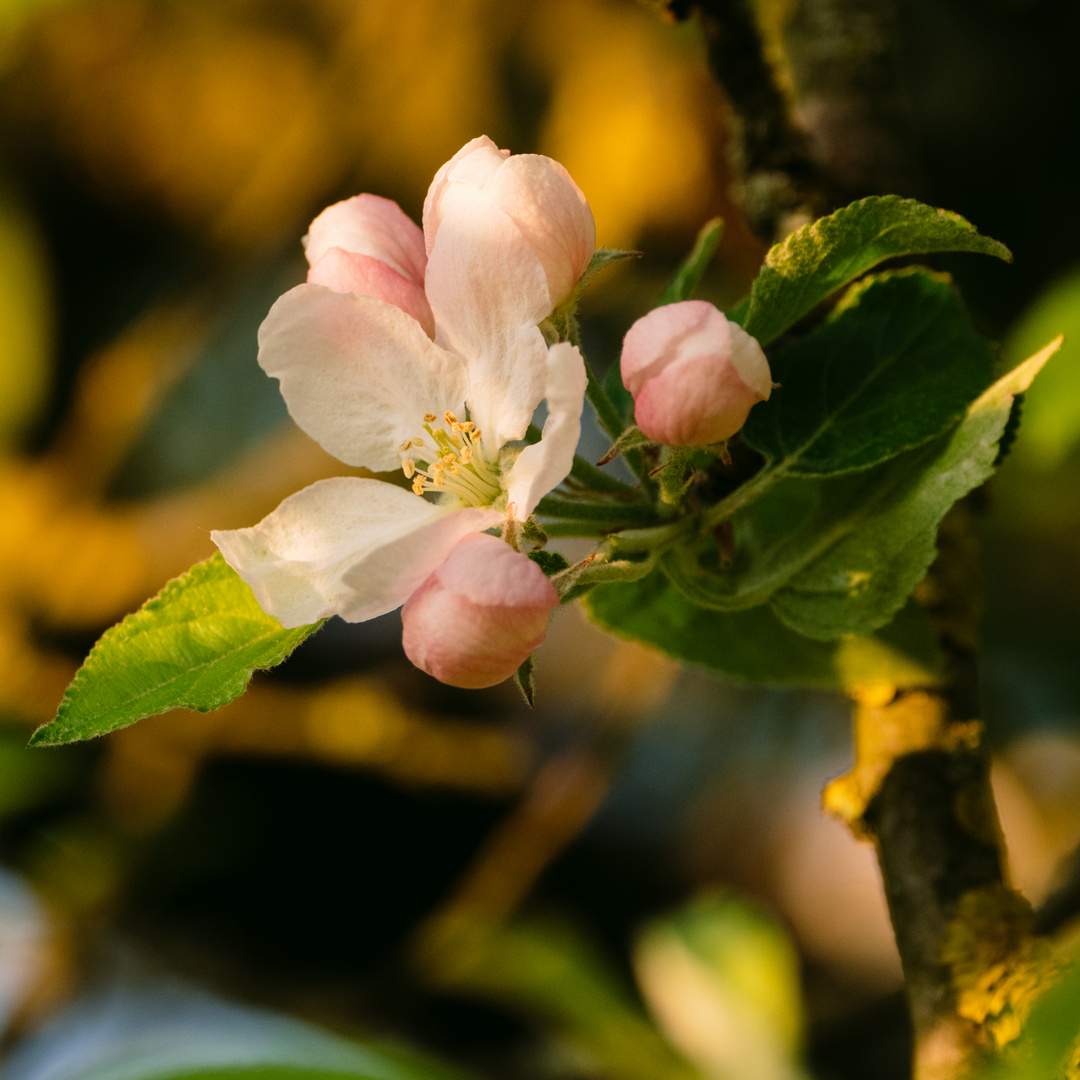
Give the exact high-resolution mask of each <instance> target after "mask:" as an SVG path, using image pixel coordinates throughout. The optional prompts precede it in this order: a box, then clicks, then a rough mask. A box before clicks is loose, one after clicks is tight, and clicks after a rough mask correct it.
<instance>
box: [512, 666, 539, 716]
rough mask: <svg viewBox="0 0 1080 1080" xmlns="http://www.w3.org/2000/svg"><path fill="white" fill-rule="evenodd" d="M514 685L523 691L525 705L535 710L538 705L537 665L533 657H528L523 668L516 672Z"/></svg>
mask: <svg viewBox="0 0 1080 1080" xmlns="http://www.w3.org/2000/svg"><path fill="white" fill-rule="evenodd" d="M514 685H515V686H516V687H517V688H518V689H519V690H520V691H521V696H522V697H523V698H524V699H525V704H526V705H528V706H529V708H530V709H532V708H534V707H535V705H536V676H535V665H534V664H533V658H532V657H531V656H529V657H526V659H525V660H524V661H523V663H522V664H521V667H519V668H518V669H517V671H515V672H514Z"/></svg>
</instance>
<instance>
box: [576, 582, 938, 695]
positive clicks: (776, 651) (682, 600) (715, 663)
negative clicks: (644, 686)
mask: <svg viewBox="0 0 1080 1080" xmlns="http://www.w3.org/2000/svg"><path fill="white" fill-rule="evenodd" d="M583 603H584V605H585V609H586V611H587V612H588V613H589V616H590V617H591V618H592V619H593V621H594V622H596V623H598V624H599V625H600V626H602V627H604V628H605V629H607V630H611V631H613V632H614V633H616V634H619V635H620V636H622V637H626V638H635V639H637V640H639V641H644V642H646V643H647V644H649V645H654V646H655V647H656V648H658V649H659V650H660V651H661V652H663V653H666V654H667V655H668V656H672V657H674V658H675V659H677V660H686V661H688V662H689V663H692V664H701V665H703V666H705V667H708V668H711V669H712V670H714V671H717V672H719V673H720V674H722V675H728V676H731V677H733V678H736V679H739V680H742V681H745V682H753V683H765V684H770V685H777V686H783V685H788V686H807V687H822V688H827V689H836V688H839V689H843V688H845V687H848V686H852V685H856V684H859V683H866V682H891V683H893V684H894V685H895V686H900V687H903V686H927V685H932V684H934V683H936V682H937V681H938V680H939V677H940V658H939V656H938V654H937V651H936V646H935V644H934V638H933V633H932V631H931V628H930V625H929V622H928V620H927V619H926V617H925V616H924V615H923V613H922V612H921V611H920V610H919V609H918V608H917V607H915V606H913V605H910V604H909V605H908V606H907V607H906V608H905V609H904V610H903V611H902V612H901V613H900V614H899V615H898V616H897V617H896V618H895V619H894V620H893V622H892V623H891V624H890V625H889V626H888V627H886V628H884V629H883V630H881V631H879V632H878V633H877V634H875V635H874V636H873V637H865V638H857V637H849V638H845V639H843V640H841V641H837V642H828V643H826V642H821V641H812V640H811V639H810V638H807V637H803V636H802V635H801V634H797V633H796V632H795V631H794V630H791V629H790V628H789V627H787V626H785V625H784V624H783V623H782V622H781V621H780V620H779V619H778V618H777V616H776V615H775V614H774V612H773V611H772V609H771V608H769V607H768V606H766V605H761V606H759V607H755V608H751V609H750V610H748V611H732V612H720V611H709V610H707V609H705V608H702V607H699V606H698V605H696V604H694V603H692V602H691V601H690V600H688V599H687V598H686V596H684V595H683V593H681V592H680V591H679V590H678V589H677V588H676V587H675V586H674V585H673V584H671V582H670V581H668V579H667V578H666V577H665V575H664V574H662V573H659V572H656V571H654V572H653V573H652V574H650V575H649V576H648V577H647V578H644V579H643V580H641V581H634V582H627V583H620V584H617V585H601V586H598V587H597V588H595V589H593V591H592V592H590V593H589V594H588V595H587V596H586V597H585V598H584V601H583Z"/></svg>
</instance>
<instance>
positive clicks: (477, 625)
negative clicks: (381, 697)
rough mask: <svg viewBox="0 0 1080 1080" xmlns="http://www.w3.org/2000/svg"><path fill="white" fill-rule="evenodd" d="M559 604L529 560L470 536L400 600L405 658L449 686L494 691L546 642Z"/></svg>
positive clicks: (480, 535) (479, 536) (486, 539)
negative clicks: (402, 604) (554, 611)
mask: <svg viewBox="0 0 1080 1080" xmlns="http://www.w3.org/2000/svg"><path fill="white" fill-rule="evenodd" d="M558 604H559V594H558V593H557V592H556V591H555V586H554V585H552V584H551V582H550V581H549V580H548V579H547V577H546V576H545V575H544V572H543V570H541V569H540V567H539V566H537V565H536V563H534V562H533V561H532V560H531V559H530V558H529V557H528V556H527V555H522V554H521V553H520V552H517V551H514V550H513V548H511V547H510V545H509V544H504V543H503V542H502V541H501V540H499V539H497V538H496V537H494V536H488V535H487V534H485V533H477V534H474V535H472V536H467V537H465V539H464V540H461V541H459V542H458V543H457V545H456V546H455V547H454V549H453V550H452V551H451V552H450V554H449V556H448V557H447V558H446V560H445V561H444V562H443V563H442V564H441V565H440V566H439V567H438V568H437V569H436V570H435V572H434V573H433V574H431V575H430V576H429V577H428V579H427V580H426V581H425V582H424V583H423V584H422V585H421V586H420V588H418V589H417V590H416V592H414V593H413V594H412V596H410V597H409V599H408V600H406V601H405V606H404V607H403V608H402V609H401V621H402V624H403V627H404V634H403V636H402V641H403V644H404V646H405V655H406V656H408V658H409V659H410V660H411V661H412V662H413V663H414V664H415V665H416V666H417V667H418V668H422V669H423V670H424V671H426V672H427V673H428V674H429V675H434V676H435V678H436V679H438V680H439V681H440V682H444V683H449V684H450V685H451V686H460V687H463V688H465V689H467V690H478V689H480V688H481V687H484V686H494V685H495V684H496V683H500V682H502V681H503V680H504V679H508V678H509V677H510V676H511V675H513V674H514V672H515V671H517V669H518V668H519V667H520V666H521V665H522V664H523V663H524V661H525V660H526V659H527V658H528V657H529V656H530V655H531V653H532V651H533V650H534V649H535V648H537V646H539V645H540V644H541V643H542V642H543V640H544V636H545V634H546V633H547V624H548V619H549V617H550V615H551V611H552V609H553V608H555V607H558Z"/></svg>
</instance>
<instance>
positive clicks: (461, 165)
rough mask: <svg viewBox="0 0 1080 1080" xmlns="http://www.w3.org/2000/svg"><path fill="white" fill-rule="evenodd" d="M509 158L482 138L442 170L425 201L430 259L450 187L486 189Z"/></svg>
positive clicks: (425, 221) (507, 154)
mask: <svg viewBox="0 0 1080 1080" xmlns="http://www.w3.org/2000/svg"><path fill="white" fill-rule="evenodd" d="M509 156H510V151H509V150H500V149H499V148H498V146H496V145H495V143H493V142H492V141H491V140H490V139H489V138H488V137H487V136H486V135H480V136H478V137H477V138H475V139H470V140H469V141H468V142H467V143H466V144H465V145H464V146H463V147H462V148H461V149H460V150H459V151H458V152H457V153H456V154H455V155H454V156H453V157H452V158H451V159H450V160H449V161H448V162H447V163H446V164H445V165H443V166H442V167H441V168H440V169H439V171H438V172H437V173H436V174H435V179H434V180H432V181H431V186H430V187H429V188H428V191H427V195H426V197H425V198H424V216H423V222H424V242H425V244H426V245H427V252H428V254H429V255H430V254H431V249H432V247H433V246H434V244H435V235H436V233H437V232H438V231H439V224H440V223H441V221H442V206H441V203H442V196H443V193H444V192H445V191H446V188H447V186H448V185H449V184H451V183H454V182H456V183H466V184H469V185H470V186H472V187H478V188H481V189H482V188H483V187H484V186H485V184H486V183H487V182H488V181H489V180H490V179H491V177H492V176H494V175H495V173H496V172H497V171H498V169H499V167H500V166H501V165H502V163H503V162H504V161H505V160H506V158H507V157H509Z"/></svg>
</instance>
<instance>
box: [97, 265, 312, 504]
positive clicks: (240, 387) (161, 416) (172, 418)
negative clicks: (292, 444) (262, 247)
mask: <svg viewBox="0 0 1080 1080" xmlns="http://www.w3.org/2000/svg"><path fill="white" fill-rule="evenodd" d="M298 278H299V275H298V274H297V273H296V272H295V268H293V267H292V266H291V265H290V266H287V267H285V268H283V267H282V266H281V265H274V266H272V267H271V268H270V269H269V270H268V271H264V272H258V273H255V274H253V275H252V276H251V277H250V278H249V279H247V280H245V281H244V282H243V283H242V284H241V285H240V286H239V287H238V288H236V289H232V290H225V291H224V293H223V295H222V296H221V297H219V298H218V299H217V300H216V301H215V307H216V308H217V312H218V313H217V316H216V324H215V325H213V326H212V327H211V328H210V330H209V334H208V338H207V340H206V344H205V346H204V347H203V348H202V351H201V354H200V355H199V356H198V357H197V358H196V359H195V361H194V363H193V364H192V366H191V368H190V369H189V370H188V371H187V372H186V373H185V374H184V375H183V376H182V377H181V378H180V379H178V380H177V382H176V383H175V384H174V385H173V386H172V387H171V389H170V390H169V392H168V394H167V395H166V396H165V398H164V400H163V401H162V402H161V405H160V407H159V408H158V410H157V412H156V413H155V414H154V415H153V416H152V417H151V418H150V419H149V421H148V423H147V424H146V426H145V428H144V429H143V431H142V432H141V434H140V435H139V437H138V438H137V439H136V440H135V441H134V443H133V444H132V445H131V446H130V447H129V448H128V451H127V454H126V456H125V458H124V460H123V461H122V462H121V464H120V466H119V468H118V469H117V471H116V473H115V474H114V476H113V477H112V482H111V485H110V489H111V493H112V494H113V495H117V496H121V497H124V498H146V497H148V496H151V495H156V494H159V493H161V492H166V491H172V490H174V489H176V488H181V487H187V486H190V485H193V484H195V483H198V482H199V481H201V480H205V479H207V478H209V477H210V476H212V475H213V474H214V473H215V472H217V471H218V470H219V469H221V468H222V467H223V466H224V465H226V464H227V463H228V462H229V461H230V460H232V459H233V458H235V457H238V456H239V455H241V454H242V453H244V452H245V451H247V450H250V449H251V448H253V447H254V446H257V445H258V444H259V443H260V442H261V441H262V440H263V439H265V438H266V436H267V434H268V433H270V432H271V431H273V430H275V429H276V428H279V427H281V426H282V425H283V424H285V423H286V421H287V420H288V415H289V414H288V410H287V409H286V407H285V401H284V399H283V398H282V396H281V392H280V390H279V389H278V384H277V382H276V381H275V380H274V379H270V378H268V377H267V375H266V373H265V372H264V371H263V370H262V368H260V367H259V365H258V363H257V361H256V356H257V353H258V342H257V334H258V329H259V324H260V323H261V322H262V320H263V319H264V318H265V317H266V313H267V311H269V309H270V306H271V304H273V302H274V300H276V299H277V297H278V296H279V295H280V294H281V293H282V292H283V291H284V290H285V289H288V288H291V287H292V286H293V285H294V284H295V283H296V281H297V280H298Z"/></svg>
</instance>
